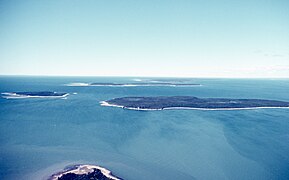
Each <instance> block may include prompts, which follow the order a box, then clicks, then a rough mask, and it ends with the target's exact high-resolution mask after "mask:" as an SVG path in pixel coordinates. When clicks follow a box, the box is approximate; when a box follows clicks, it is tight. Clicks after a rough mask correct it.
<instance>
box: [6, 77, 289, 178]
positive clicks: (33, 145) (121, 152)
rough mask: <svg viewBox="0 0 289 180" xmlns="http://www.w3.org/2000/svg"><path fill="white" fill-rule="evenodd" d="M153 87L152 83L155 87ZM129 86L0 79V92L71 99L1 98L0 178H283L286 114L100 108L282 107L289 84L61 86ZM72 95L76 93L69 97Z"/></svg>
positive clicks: (288, 170) (287, 163) (287, 162)
mask: <svg viewBox="0 0 289 180" xmlns="http://www.w3.org/2000/svg"><path fill="white" fill-rule="evenodd" d="M158 79H159V78H158ZM72 82H114V83H123V82H125V83H127V82H133V81H132V78H93V77H91V78H88V77H16V76H14V77H6V76H1V77H0V92H1V93H2V92H12V91H57V92H68V93H70V96H68V98H67V99H4V98H0V179H1V180H2V179H3V180H6V179H9V180H10V179H27V180H28V179H29V180H30V179H43V178H45V177H47V176H49V175H50V174H52V173H54V172H56V171H58V170H61V169H62V168H64V167H65V166H66V165H71V164H77V163H90V164H97V165H100V166H103V167H106V168H107V169H109V170H111V171H112V172H113V173H114V174H116V175H117V176H119V177H122V178H124V179H127V180H148V179H150V180H154V179H156V180H157V179H159V180H170V179H172V180H176V179H182V180H186V179H222V180H223V179H242V180H243V179H260V180H266V179H284V180H285V179H289V156H288V154H289V109H254V110H234V111H200V110H165V111H133V110H124V109H121V108H114V107H103V106H100V105H99V101H102V100H108V99H112V98H115V97H123V96H159V95H164V96H168V95H191V96H197V97H225V98H261V99H273V100H283V101H289V93H288V92H289V80H288V79H287V80H286V79H283V80H280V79H279V80H278V79H271V80H269V79H268V80H265V79H253V80H248V79H192V80H191V81H190V82H192V83H200V84H202V85H203V86H196V87H68V86H64V84H66V83H72ZM74 92H76V93H77V94H72V93H74Z"/></svg>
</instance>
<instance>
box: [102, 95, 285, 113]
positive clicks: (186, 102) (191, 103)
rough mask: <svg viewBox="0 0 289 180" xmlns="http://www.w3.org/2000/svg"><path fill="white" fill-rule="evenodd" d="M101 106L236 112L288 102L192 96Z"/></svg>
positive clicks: (136, 99) (127, 100) (129, 100)
mask: <svg viewBox="0 0 289 180" xmlns="http://www.w3.org/2000/svg"><path fill="white" fill-rule="evenodd" d="M100 104H101V105H102V106H112V107H121V108H124V109H132V110H164V109H198V110H236V109H256V108H289V102H285V101H276V100H264V99H231V98H197V97H193V96H159V97H121V98H115V99H111V100H107V101H101V102H100Z"/></svg>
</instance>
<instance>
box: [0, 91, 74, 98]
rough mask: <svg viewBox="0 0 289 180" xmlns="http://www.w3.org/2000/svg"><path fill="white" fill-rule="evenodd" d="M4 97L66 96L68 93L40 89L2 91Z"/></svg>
mask: <svg viewBox="0 0 289 180" xmlns="http://www.w3.org/2000/svg"><path fill="white" fill-rule="evenodd" d="M1 94H2V95H3V96H2V97H3V98H6V99H18V98H64V97H66V96H68V95H69V94H68V93H59V92H51V91H38V92H26V91H25V92H5V93H1Z"/></svg>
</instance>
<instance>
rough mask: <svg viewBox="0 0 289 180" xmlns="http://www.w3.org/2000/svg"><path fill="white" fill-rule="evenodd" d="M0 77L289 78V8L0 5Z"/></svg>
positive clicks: (50, 1) (181, 0) (8, 0)
mask: <svg viewBox="0 0 289 180" xmlns="http://www.w3.org/2000/svg"><path fill="white" fill-rule="evenodd" d="M0 74H1V75H53V76H151V77H216V78H218V77H223V78H289V1H288V0H242V1H238V0H206V1H204V0H143V1H141V0H25V1H23V0H0Z"/></svg>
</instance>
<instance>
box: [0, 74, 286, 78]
mask: <svg viewBox="0 0 289 180" xmlns="http://www.w3.org/2000/svg"><path fill="white" fill-rule="evenodd" d="M0 76H14V77H15V76H30V77H107V78H109V77H120V78H121V77H123V78H125V77H131V78H176V79H177V78H194V79H289V77H226V76H220V77H216V76H132V75H55V74H53V75H44V74H40V75H39V74H0Z"/></svg>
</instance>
